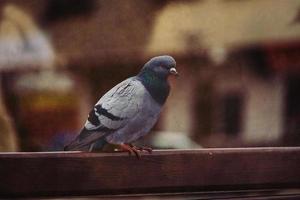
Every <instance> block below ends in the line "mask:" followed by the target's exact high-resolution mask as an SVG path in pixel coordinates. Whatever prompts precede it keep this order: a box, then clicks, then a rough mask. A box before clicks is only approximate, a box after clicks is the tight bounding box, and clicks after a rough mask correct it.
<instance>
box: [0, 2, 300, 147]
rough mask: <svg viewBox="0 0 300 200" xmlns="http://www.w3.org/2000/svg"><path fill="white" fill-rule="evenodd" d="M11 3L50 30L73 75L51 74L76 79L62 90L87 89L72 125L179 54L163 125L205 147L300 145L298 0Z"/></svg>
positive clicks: (62, 66)
mask: <svg viewBox="0 0 300 200" xmlns="http://www.w3.org/2000/svg"><path fill="white" fill-rule="evenodd" d="M8 3H9V4H14V5H15V6H18V7H19V8H21V9H23V10H24V12H26V13H29V14H30V15H31V17H32V19H33V20H34V21H35V22H36V23H37V24H38V26H39V27H40V29H41V30H44V32H45V33H46V34H47V36H48V37H49V38H51V40H49V41H51V45H53V47H54V51H55V55H56V57H57V58H56V63H55V64H54V65H55V67H56V68H57V69H58V70H57V71H56V73H58V74H59V73H60V72H61V73H63V72H66V73H67V74H69V73H71V74H72V75H71V76H59V75H55V73H53V74H54V75H53V74H52V75H53V76H52V78H53V77H56V76H57V78H58V79H60V78H61V77H66V79H70V81H71V82H72V83H73V84H74V85H73V86H72V87H70V92H66V93H64V94H63V95H62V96H64V95H65V96H68V97H72V95H75V96H76V95H78V96H77V97H80V98H79V100H75V101H76V102H77V103H74V104H72V106H71V107H72V108H71V110H73V111H74V110H75V109H76V107H78V112H74V113H73V114H74V115H76V116H78V118H74V119H73V121H72V124H76V125H74V126H72V125H70V124H68V125H66V126H68V127H70V128H69V129H65V130H67V131H64V132H72V133H71V134H76V132H78V131H79V129H80V127H81V126H82V125H83V124H84V120H85V119H86V116H87V114H88V112H89V109H90V108H91V107H92V105H93V104H94V103H95V102H96V101H97V99H98V98H99V97H100V96H101V95H102V94H104V92H105V91H107V90H108V89H109V88H111V87H112V86H113V85H115V84H116V83H118V82H120V81H121V80H123V79H124V78H126V77H128V76H131V75H133V74H136V73H137V72H138V70H139V69H140V68H141V66H142V65H143V63H145V61H147V60H148V59H149V58H150V57H152V56H154V55H160V54H170V55H172V56H174V57H175V59H176V60H177V62H178V65H177V66H178V71H179V72H180V77H179V78H178V79H176V80H175V79H172V80H170V81H171V84H172V91H171V94H170V97H169V99H168V101H167V105H166V106H165V108H164V110H163V113H162V116H161V119H160V121H159V122H158V124H157V125H156V127H155V128H154V130H155V131H160V133H161V131H166V132H167V133H168V134H170V133H172V132H174V133H175V132H176V134H178V133H180V134H183V135H184V136H186V137H189V138H192V139H193V140H195V141H196V142H197V143H198V144H200V145H202V146H204V147H234V146H261V145H263V146H265V145H299V144H300V137H299V135H300V131H299V124H300V120H299V119H300V108H299V107H300V106H299V103H298V102H299V98H300V97H299V92H298V90H299V87H300V84H299V82H300V81H299V79H300V76H299V72H300V69H299V61H298V59H299V57H300V53H299V50H300V26H299V22H298V21H299V9H300V1H298V0H290V1H285V0H278V1H276V3H274V1H272V0H263V1H262V0H244V1H239V0H228V1H227V0H226V1H225V0H198V1H197V0H195V1H194V0H191V1H180V0H176V1H168V0H164V1H156V0H152V1H137V0H128V1H117V0H113V1H101V0H88V1H87V0H86V1H84V0H77V1H72V0H43V1H37V0H28V1H20V0H11V1H2V2H1V5H0V8H1V7H2V8H3V7H4V6H5V5H6V4H8ZM38 77H42V76H37V79H39V78H38ZM43 77H45V76H43ZM8 79H9V81H8V83H10V81H11V82H14V79H13V78H8ZM53 80H54V81H55V80H56V79H55V78H53ZM34 83H35V84H40V81H36V82H34ZM74 88H75V89H74ZM17 93H18V92H17ZM11 95H13V94H11ZM15 96H18V95H16V94H15ZM46 96H47V95H46ZM50 96H51V95H50ZM72 98H74V99H76V97H74V96H73V97H72ZM52 100H53V99H52ZM70 101H71V100H70ZM51 105H57V106H63V105H70V104H61V105H58V104H51ZM57 108H58V107H57ZM66 110H67V109H66ZM66 113H67V112H66ZM66 113H65V114H66ZM15 116H17V115H15ZM62 116H65V115H62ZM54 118H55V117H53V119H54ZM63 118H66V117H63ZM53 119H52V120H53ZM60 119H61V118H60ZM49 120H50V118H49ZM46 121H47V119H46ZM59 121H62V122H63V120H59ZM66 124H67V123H66ZM51 125H52V126H56V125H57V126H58V127H61V128H57V129H56V128H54V127H51V129H50V128H47V127H44V128H45V129H49V130H48V131H47V130H45V132H47V133H49V134H51V133H50V132H59V131H61V130H64V128H63V127H62V126H64V123H57V124H55V123H54V124H51ZM28 126H30V125H28ZM42 129H43V127H41V128H39V132H41V131H42ZM75 129H76V130H75ZM28 130H30V132H35V131H36V130H35V129H32V128H31V129H28ZM19 131H22V129H19ZM33 135H34V134H33ZM53 135H55V133H53ZM178 138H180V137H178ZM150 139H151V138H150ZM155 140H157V138H155ZM158 140H159V139H158ZM170 146H171V145H170ZM58 149H59V148H58Z"/></svg>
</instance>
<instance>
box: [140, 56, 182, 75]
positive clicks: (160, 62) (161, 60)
mask: <svg viewBox="0 0 300 200" xmlns="http://www.w3.org/2000/svg"><path fill="white" fill-rule="evenodd" d="M175 67H176V61H175V60H174V58H172V57H171V56H167V55H165V56H157V57H154V58H151V59H150V60H149V61H148V62H147V63H146V64H145V65H144V67H143V69H142V70H141V73H142V74H144V73H151V74H154V75H155V76H157V77H159V78H163V79H166V78H167V77H168V76H169V75H176V76H177V75H178V73H177V71H176V68H175Z"/></svg>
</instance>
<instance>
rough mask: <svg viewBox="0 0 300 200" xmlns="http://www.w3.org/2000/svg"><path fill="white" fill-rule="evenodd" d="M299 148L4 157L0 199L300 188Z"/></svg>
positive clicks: (0, 170)
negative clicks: (129, 154)
mask: <svg viewBox="0 0 300 200" xmlns="http://www.w3.org/2000/svg"><path fill="white" fill-rule="evenodd" d="M299 167H300V147H275V148H212V149H197V150H156V151H154V152H153V153H152V154H151V155H148V154H142V158H141V159H140V160H138V159H136V157H134V156H128V154H126V153H83V152H36V153H34V152H27V153H0V178H1V181H0V197H34V196H66V195H72V196H74V195H111V194H138V193H148V194H149V193H168V192H199V191H218V190H220V191H221V190H248V189H249V190H250V189H274V188H300V170H299Z"/></svg>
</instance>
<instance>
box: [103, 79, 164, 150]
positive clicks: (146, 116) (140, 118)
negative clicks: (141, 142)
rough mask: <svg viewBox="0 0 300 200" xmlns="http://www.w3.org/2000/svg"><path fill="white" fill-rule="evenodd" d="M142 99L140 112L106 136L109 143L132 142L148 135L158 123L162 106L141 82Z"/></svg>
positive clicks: (139, 107) (139, 105)
mask: <svg viewBox="0 0 300 200" xmlns="http://www.w3.org/2000/svg"><path fill="white" fill-rule="evenodd" d="M141 87H142V88H143V90H141V91H142V92H141V91H140V92H141V94H140V95H139V96H140V97H141V99H140V100H139V104H138V105H137V106H138V110H139V111H138V112H137V114H136V115H135V116H133V117H132V118H131V119H130V120H129V121H128V123H127V124H126V125H125V126H124V127H122V128H121V129H119V130H118V131H116V132H114V133H112V134H110V135H109V136H107V137H106V140H107V141H108V142H109V143H113V144H120V143H131V142H133V141H135V140H137V139H138V138H140V137H142V136H144V135H146V134H147V133H148V132H149V131H150V129H151V128H152V127H153V126H154V124H155V123H156V121H157V119H158V116H159V114H160V111H161V106H160V105H159V104H158V103H157V102H156V101H155V100H154V99H153V98H152V96H151V95H150V94H149V92H148V91H147V90H146V88H145V87H144V86H143V84H142V83H141Z"/></svg>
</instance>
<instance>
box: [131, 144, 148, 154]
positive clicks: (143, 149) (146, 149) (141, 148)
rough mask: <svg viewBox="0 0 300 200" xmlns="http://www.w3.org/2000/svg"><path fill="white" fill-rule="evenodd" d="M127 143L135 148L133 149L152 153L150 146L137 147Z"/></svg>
mask: <svg viewBox="0 0 300 200" xmlns="http://www.w3.org/2000/svg"><path fill="white" fill-rule="evenodd" d="M128 145H129V146H130V147H132V148H135V149H137V150H139V151H146V152H148V153H150V154H151V153H152V148H150V147H137V146H134V145H133V144H128Z"/></svg>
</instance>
